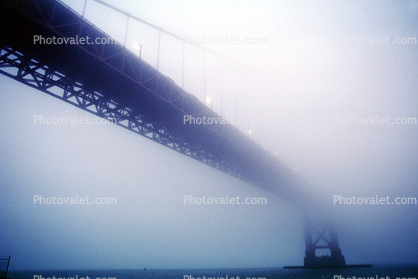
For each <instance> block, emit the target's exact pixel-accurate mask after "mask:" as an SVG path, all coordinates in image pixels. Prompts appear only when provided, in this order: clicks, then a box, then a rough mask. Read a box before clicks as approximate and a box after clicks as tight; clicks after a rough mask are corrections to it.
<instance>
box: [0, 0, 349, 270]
mask: <svg viewBox="0 0 418 279" xmlns="http://www.w3.org/2000/svg"><path fill="white" fill-rule="evenodd" d="M96 1H97V0H96ZM98 2H100V3H102V4H105V5H106V6H107V7H110V8H112V9H115V10H118V11H119V12H121V13H123V14H124V15H126V16H127V18H128V20H127V28H128V23H129V19H134V20H138V21H141V19H139V18H137V17H135V16H133V15H131V14H129V13H126V12H123V11H121V10H119V9H117V8H116V7H113V6H110V5H108V4H106V3H105V2H103V1H98ZM86 3H87V1H86ZM0 19H1V23H0V24H1V28H0V30H1V31H0V32H1V35H0V72H1V73H2V74H3V75H6V76H8V77H10V78H12V79H15V80H17V81H19V82H21V83H23V84H25V85H27V86H30V87H33V88H35V89H37V90H39V91H42V92H44V93H46V94H49V95H51V96H53V97H55V98H58V99H60V100H62V101H64V102H67V103H69V104H71V105H74V106H76V107H78V108H80V109H82V110H85V111H88V112H90V113H92V114H94V115H96V116H98V117H102V118H106V119H114V120H115V124H117V125H119V126H121V127H123V128H125V129H128V130H130V131H132V132H134V133H137V134H139V135H141V136H144V137H146V138H148V139H150V140H153V141H155V142H156V143H159V144H161V145H164V146H165V147H168V148H170V149H172V150H174V151H176V152H179V153H181V154H183V155H186V156H188V157H190V158H193V159H195V160H197V161H199V162H202V163H205V164H207V165H208V166H210V167H213V168H216V169H218V170H220V171H223V172H225V173H227V174H229V175H232V176H234V177H237V178H239V179H241V180H243V181H246V182H248V183H250V184H252V185H254V186H256V187H259V188H261V189H263V190H265V191H268V192H270V193H273V194H275V195H277V196H279V197H282V198H286V199H287V200H289V201H291V202H292V203H294V204H295V206H298V207H300V208H303V209H304V210H308V208H309V207H311V206H314V204H307V201H308V200H310V199H308V198H307V193H306V191H305V190H304V189H305V188H306V185H307V183H306V182H305V181H304V180H303V179H302V178H301V177H299V176H297V175H296V174H295V173H294V172H293V171H292V170H291V169H290V168H288V167H287V166H285V165H284V164H283V163H281V162H280V161H279V160H277V159H276V158H275V156H273V155H272V154H271V153H269V152H268V151H266V150H265V149H264V148H262V147H261V146H260V145H258V144H257V143H255V142H254V141H253V140H252V139H251V138H250V137H248V135H246V134H244V133H243V132H241V131H240V130H239V129H238V128H237V127H235V126H234V125H232V124H231V123H229V122H227V121H225V120H224V119H223V117H222V113H221V115H219V114H218V113H216V112H215V111H213V110H212V109H211V108H209V107H208V106H207V105H206V104H205V103H203V102H201V101H199V100H198V99H197V98H196V97H195V96H193V95H192V94H190V93H188V92H186V91H185V90H184V89H183V88H182V87H183V84H181V86H179V85H178V84H176V83H175V82H174V81H173V80H172V79H171V78H169V77H167V76H165V75H164V74H162V73H161V72H160V71H159V70H158V60H157V68H154V67H152V66H151V65H150V64H148V63H147V62H146V61H144V60H143V59H142V58H141V57H139V56H138V55H135V54H134V53H132V52H131V51H130V50H128V49H127V48H126V47H125V46H124V45H122V44H120V43H118V42H115V41H114V42H113V43H106V44H100V43H98V42H100V40H101V39H102V38H110V36H108V35H107V34H106V33H105V32H103V31H101V30H100V29H99V28H98V27H96V26H94V25H93V24H91V23H90V22H89V21H88V20H86V19H85V18H84V17H83V15H79V14H77V13H76V12H75V11H73V10H72V9H71V8H70V7H68V6H66V5H65V4H64V3H62V2H60V1H56V0H27V1H19V0H2V1H1V10H0ZM142 22H143V23H145V24H148V25H151V26H152V24H150V23H147V22H145V21H142ZM153 27H154V28H155V29H156V30H157V31H158V32H159V33H160V34H161V32H165V33H167V34H169V35H171V36H173V37H175V38H177V39H179V40H182V43H183V45H185V44H186V43H189V42H186V41H185V40H183V39H182V38H180V37H178V36H176V35H174V34H173V33H171V32H168V31H166V30H164V29H162V28H159V27H156V26H153ZM126 36H127V30H126V33H125V43H126ZM54 42H55V43H54ZM196 47H199V46H196ZM204 51H205V52H207V53H213V52H211V50H208V49H204ZM213 54H214V55H217V54H216V53H213ZM183 55H184V53H183ZM183 68H184V65H183ZM183 78H184V72H183V76H182V82H183ZM186 120H187V121H186ZM209 120H210V121H209ZM193 121H194V122H199V121H207V123H206V124H203V125H202V124H200V125H198V124H199V123H193ZM293 193H298V195H294V194H293ZM304 193H305V194H304ZM315 233H316V234H317V238H316V239H313V236H314V235H315ZM321 241H324V242H325V244H323V245H319V243H320V242H321ZM305 243H306V253H305V254H306V256H305V264H304V266H303V267H304V268H318V267H331V266H332V267H348V265H346V263H345V259H344V257H343V256H342V253H341V250H340V249H339V247H338V240H337V235H336V231H335V229H334V228H333V227H332V226H331V225H323V226H322V229H320V230H317V229H315V228H314V226H313V225H312V224H310V223H309V222H308V221H307V222H306V226H305ZM317 249H329V250H330V251H331V257H326V258H323V257H316V254H315V250H317Z"/></svg>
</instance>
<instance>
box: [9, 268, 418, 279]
mask: <svg viewBox="0 0 418 279" xmlns="http://www.w3.org/2000/svg"><path fill="white" fill-rule="evenodd" d="M39 276H42V278H44V279H47V278H48V277H51V278H52V277H53V276H55V277H56V279H58V278H59V277H62V279H64V277H65V279H68V277H73V279H82V278H84V279H87V276H89V279H97V278H100V279H102V278H105V279H110V278H112V279H157V278H158V279H160V278H173V279H198V278H200V279H209V278H210V279H222V278H223V279H248V278H249V279H262V278H265V279H276V278H286V279H299V278H300V279H302V278H303V279H311V278H312V279H327V278H331V279H376V278H378V279H381V278H384V279H403V278H405V279H413V278H414V279H418V265H416V266H376V267H372V268H347V269H317V270H288V269H283V268H239V269H147V270H146V271H145V270H141V269H139V270H138V269H136V270H133V269H130V270H127V269H125V270H53V271H51V270H49V271H46V270H45V271H21V272H9V274H8V277H9V278H23V279H42V278H41V277H39ZM203 276H204V277H203ZM237 276H238V277H237ZM353 276H355V277H353ZM376 276H377V277H376ZM70 279H71V278H70Z"/></svg>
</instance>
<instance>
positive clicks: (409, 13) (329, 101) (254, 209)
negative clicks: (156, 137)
mask: <svg viewBox="0 0 418 279" xmlns="http://www.w3.org/2000/svg"><path fill="white" fill-rule="evenodd" d="M64 2H65V3H66V4H67V5H69V6H70V7H71V8H72V9H74V10H75V11H76V12H78V13H80V14H81V13H82V11H83V5H84V1H83V0H77V1H76V0H74V1H72V0H71V1H70V0H67V1H64ZM107 2H108V3H110V4H112V5H114V6H116V7H118V8H120V9H122V10H125V11H129V13H131V14H133V15H135V16H137V17H139V18H142V19H144V20H146V21H148V22H151V23H153V24H155V25H157V26H160V27H161V28H164V29H166V30H168V31H170V32H172V33H175V34H177V35H178V36H180V37H184V38H186V39H187V40H195V43H200V44H199V46H202V47H204V48H207V49H209V50H211V51H213V52H216V53H219V54H220V55H222V57H223V58H219V57H218V56H216V55H213V54H210V53H206V54H205V56H204V57H203V51H202V50H201V49H199V48H195V47H193V46H191V45H190V44H187V45H186V47H185V69H184V72H185V76H184V84H183V87H184V89H185V90H186V91H188V92H189V93H191V94H194V95H195V96H196V97H197V98H198V99H199V100H201V101H202V102H203V101H204V99H205V98H207V97H209V98H210V100H211V103H207V105H208V106H212V108H213V110H215V111H216V112H217V113H219V114H222V116H223V117H224V118H226V119H229V120H231V119H233V120H235V121H236V122H238V124H237V126H238V128H239V129H240V130H241V131H242V132H243V133H246V134H247V135H248V136H249V137H251V138H252V139H253V140H254V141H255V142H256V143H258V144H260V145H261V146H262V147H264V148H265V149H266V150H267V151H269V152H271V153H272V154H274V155H275V156H276V157H277V159H278V160H280V161H281V162H283V163H284V164H285V165H287V166H288V167H289V168H291V169H292V170H294V172H295V173H297V174H298V175H300V177H302V178H303V179H304V180H305V181H307V183H306V185H305V187H306V192H309V193H311V195H312V200H315V201H317V202H319V203H320V204H321V205H323V207H322V206H321V208H318V211H317V212H316V211H311V212H310V214H311V215H312V216H315V217H317V216H318V215H320V214H323V212H324V209H325V211H326V212H327V213H325V214H326V215H328V214H329V215H331V216H332V218H333V219H334V220H335V222H336V224H337V231H338V236H339V242H340V248H341V250H342V253H343V255H344V256H345V258H346V261H347V263H348V264H355V263H372V264H407V263H414V264H417V263H418V251H417V250H416V247H418V237H417V234H416V231H417V228H418V225H417V217H418V211H417V208H418V205H417V204H409V205H408V204H403V205H402V204H401V205H396V204H391V203H390V204H375V205H373V204H367V205H366V204H361V205H360V204H357V205H355V204H340V202H339V201H338V202H336V204H335V203H334V199H335V198H336V196H338V197H339V196H341V197H343V198H346V201H348V202H349V200H347V198H353V196H356V197H357V198H359V197H360V198H362V197H365V198H369V200H370V198H374V197H376V196H378V198H380V197H384V198H386V197H389V198H390V200H389V201H390V202H395V199H396V198H397V197H399V198H408V197H409V198H418V190H417V185H416V183H417V181H418V175H417V172H416V165H417V161H416V160H417V159H416V158H417V155H418V144H417V141H416V139H417V138H418V137H417V136H418V124H417V122H416V121H417V117H418V116H417V111H418V95H417V94H416V92H417V87H418V81H417V79H416V74H417V73H418V64H417V61H418V60H417V58H418V55H417V42H416V40H417V39H416V37H417V34H418V32H417V31H418V30H417V29H418V28H417V27H418V25H417V14H418V2H417V1H354V0H353V1H320V2H314V1H309V2H308V1H267V0H257V1H255V0H252V1H250V0H248V1H245V0H240V1H232V0H228V1H225V0H222V1H218V0H212V1H186V0H176V1H162V0H142V1H140V2H138V1H133V0H124V1H116V0H108V1H107ZM85 17H86V18H87V19H88V20H89V21H91V22H92V23H93V24H95V25H96V26H98V27H99V28H100V29H102V30H103V31H105V32H106V33H107V34H109V35H110V36H112V37H114V38H115V39H116V40H118V41H119V42H121V43H123V41H124V36H125V27H126V17H125V16H123V15H120V14H118V13H116V12H115V11H112V10H110V9H109V8H107V7H104V6H102V5H100V4H99V3H96V2H94V1H92V0H89V1H88V2H87V6H86V12H85ZM232 37H234V38H238V39H240V40H245V39H246V38H250V39H254V40H251V42H252V43H249V44H245V43H243V44H232V43H230V44H224V43H221V40H222V39H226V38H232ZM127 38H128V39H127V43H126V47H127V48H129V49H130V50H131V51H132V52H134V53H135V54H137V53H138V54H139V48H136V47H137V46H138V44H141V46H142V47H141V58H143V59H144V60H145V61H146V62H147V63H149V64H150V65H151V66H153V67H156V66H157V46H158V32H157V31H155V30H152V29H151V28H149V27H146V26H145V25H143V24H140V23H137V22H135V21H134V20H132V19H131V20H130V22H129V32H128V37H127ZM204 38H205V39H204ZM376 38H377V40H378V41H379V43H378V44H377V43H376V41H375V39H376ZM396 38H399V42H400V43H396V42H395V40H396ZM405 38H406V39H407V38H412V39H413V38H415V42H414V41H413V40H411V41H410V43H409V44H406V43H405ZM255 39H257V40H255ZM381 39H382V40H381ZM402 39H403V40H402ZM199 40H200V41H199ZM204 40H205V41H204ZM215 40H217V41H218V42H215ZM204 42H206V43H204ZM254 42H256V43H254ZM383 42H385V43H383ZM402 42H403V43H402ZM159 59H160V60H159V69H160V70H161V72H162V73H164V74H165V75H167V76H169V77H170V78H171V79H173V80H174V82H176V83H177V84H179V85H180V86H181V85H182V76H181V72H182V43H181V42H179V41H176V40H175V39H173V38H171V37H169V36H168V35H166V34H162V35H161V49H160V57H159ZM204 65H205V66H204ZM204 80H206V83H204ZM0 83H1V87H0V92H1V94H0V106H1V110H0V116H1V117H0V131H1V133H0V151H1V153H0V166H1V168H0V173H1V174H0V185H1V188H0V189H1V190H0V219H1V222H2V223H1V224H2V230H1V231H0V247H1V250H0V253H1V254H2V255H9V254H11V255H12V262H11V267H10V268H11V269H62V268H74V269H75V268H77V269H82V268H89V269H90V268H91V269H93V268H143V267H147V268H212V267H213V268H218V267H219V268H220V267H274V266H284V265H302V264H303V257H304V249H305V247H304V238H303V230H302V228H303V212H302V211H301V210H300V209H298V208H297V207H295V206H294V204H292V203H291V202H289V201H288V200H286V199H281V198H280V197H277V196H275V195H272V194H270V193H268V192H265V191H263V190H262V189H259V188H255V187H254V186H252V185H250V184H247V183H245V182H243V181H240V180H238V179H236V178H234V177H231V176H229V175H227V174H225V173H223V172H220V171H218V170H216V169H214V168H211V167H209V166H207V165H205V164H202V163H200V162H198V161H196V160H193V159H190V158H188V157H186V156H184V155H181V154H179V153H177V152H174V151H172V150H170V149H168V148H166V147H163V146H161V145H158V144H156V143H155V142H153V141H150V140H148V139H146V138H144V137H141V136H139V135H137V134H135V133H132V132H130V131H127V130H125V129H123V128H121V127H118V126H116V125H113V124H102V125H70V124H67V125H65V124H64V125H47V124H45V125H42V124H34V117H35V116H42V117H44V118H52V117H57V118H72V117H79V118H83V117H84V118H85V117H90V118H91V119H94V118H95V116H94V115H92V114H88V113H87V112H85V111H82V110H80V109H78V108H76V107H73V106H71V105H69V104H66V103H64V102H62V101H60V100H58V99H55V98H53V97H51V96H48V95H46V94H44V93H42V92H40V91H37V90H35V89H32V88H29V87H27V86H25V85H23V84H21V83H19V82H17V81H15V80H12V79H10V78H8V77H6V76H4V75H0ZM381 118H384V121H381V120H380V119H381ZM375 119H378V122H379V123H381V124H372V123H375ZM408 119H409V120H408ZM395 121H397V122H399V123H405V121H410V123H409V124H393V123H394V122H395ZM366 122H367V123H366ZM250 131H251V133H249V132H250ZM278 187H280V185H278ZM40 195H41V196H42V197H45V198H46V197H52V196H55V197H63V198H64V197H75V196H78V197H86V196H89V197H91V198H96V197H100V198H102V197H106V198H107V197H110V198H116V200H117V204H107V205H40V204H34V196H40ZM189 195H191V196H193V197H196V198H197V197H203V196H206V197H215V198H216V197H225V196H226V195H228V196H229V197H235V196H239V197H241V198H242V199H244V198H246V197H265V198H266V200H267V204H258V205H241V206H238V205H196V204H195V205H193V204H188V203H184V196H189ZM308 202H309V201H307V203H308Z"/></svg>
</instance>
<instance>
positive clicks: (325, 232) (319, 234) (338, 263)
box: [304, 221, 346, 268]
mask: <svg viewBox="0 0 418 279" xmlns="http://www.w3.org/2000/svg"><path fill="white" fill-rule="evenodd" d="M304 233H305V245H306V250H305V258H304V267H305V268H325V267H345V266H346V263H345V258H344V256H343V255H342V253H341V249H340V247H339V244H338V237H337V233H336V231H335V227H334V226H333V225H332V224H331V223H327V224H324V225H322V226H321V230H317V227H315V226H313V224H312V223H311V222H309V221H305V225H304ZM314 236H315V238H314ZM318 249H329V251H330V252H331V255H330V256H319V257H318V256H316V250H318Z"/></svg>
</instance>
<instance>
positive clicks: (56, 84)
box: [0, 47, 245, 179]
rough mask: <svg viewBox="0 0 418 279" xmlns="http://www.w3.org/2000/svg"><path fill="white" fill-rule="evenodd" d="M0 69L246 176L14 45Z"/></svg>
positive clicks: (0, 54) (2, 53) (3, 51)
mask: <svg viewBox="0 0 418 279" xmlns="http://www.w3.org/2000/svg"><path fill="white" fill-rule="evenodd" d="M0 73H2V74H4V75H6V76H8V77H10V78H13V79H15V80H17V81H19V82H21V83H23V84H25V85H28V86H30V87H33V88H35V89H38V90H40V91H42V92H44V93H47V94H49V95H51V96H53V97H55V98H58V99H60V100H62V101H65V102H67V103H69V104H72V105H74V106H76V107H78V108H81V109H83V110H85V111H88V112H90V113H92V114H94V115H96V116H98V117H101V118H105V119H107V120H109V121H112V122H114V123H115V124H117V125H119V126H122V127H124V128H126V129H128V130H130V131H132V132H135V133H137V134H139V135H141V136H144V137H147V138H149V139H151V140H153V141H155V142H158V143H159V144H162V145H164V146H166V147H169V148H171V149H173V150H175V151H177V152H180V153H182V154H184V155H187V156H189V157H191V158H193V159H196V160H198V161H201V162H203V163H205V164H207V165H209V166H212V167H215V168H217V169H219V170H222V171H224V172H226V173H228V174H230V175H233V176H235V177H238V178H240V179H244V177H245V176H243V175H242V174H241V173H240V172H239V171H238V170H237V169H236V168H234V166H233V165H231V164H228V163H227V162H226V161H224V160H220V159H219V158H217V157H216V156H215V155H214V154H211V153H209V152H207V151H206V150H205V149H204V148H202V147H201V146H199V145H196V144H195V145H192V144H190V143H188V142H186V141H185V140H184V139H183V137H179V136H177V135H176V134H175V133H173V132H172V131H170V129H168V128H167V127H164V126H160V125H158V123H155V122H148V121H146V120H145V119H144V116H143V115H140V114H135V113H133V111H132V109H130V108H127V107H124V106H121V105H119V104H118V103H116V102H115V101H113V100H110V99H109V98H107V97H105V96H104V95H103V94H101V93H99V92H97V91H91V90H88V89H86V88H85V86H84V85H83V84H81V83H80V82H77V81H75V80H72V79H70V78H68V77H66V76H65V75H64V74H62V73H59V72H57V71H54V70H53V69H51V68H49V67H48V66H47V65H45V64H42V63H40V62H38V61H36V60H34V59H30V58H28V57H25V56H24V55H23V54H22V53H19V52H17V51H15V50H13V49H12V48H9V47H4V48H0Z"/></svg>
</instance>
